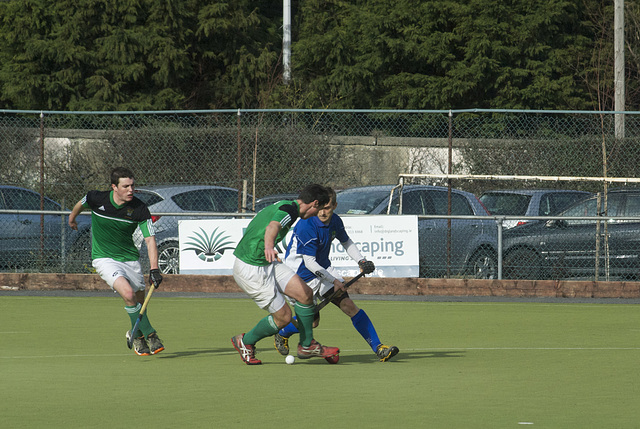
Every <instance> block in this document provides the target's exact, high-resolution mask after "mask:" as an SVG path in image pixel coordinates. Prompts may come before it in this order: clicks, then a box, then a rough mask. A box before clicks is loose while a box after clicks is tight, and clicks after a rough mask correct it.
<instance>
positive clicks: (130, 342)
mask: <svg viewBox="0 0 640 429" xmlns="http://www.w3.org/2000/svg"><path fill="white" fill-rule="evenodd" d="M155 288H156V284H155V282H153V284H152V285H151V287H150V288H149V293H148V294H147V296H146V298H145V299H144V303H143V304H142V308H141V309H140V314H139V315H138V318H137V319H136V323H135V324H134V325H133V328H132V329H131V335H129V337H128V338H127V347H129V349H131V347H133V339H134V338H135V335H136V332H138V326H140V321H141V320H142V316H144V312H145V311H146V309H147V305H148V304H149V300H150V299H151V295H152V294H153V291H154V290H155Z"/></svg>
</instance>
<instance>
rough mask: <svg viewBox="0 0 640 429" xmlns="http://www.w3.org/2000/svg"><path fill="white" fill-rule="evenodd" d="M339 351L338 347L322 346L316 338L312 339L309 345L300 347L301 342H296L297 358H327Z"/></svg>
mask: <svg viewBox="0 0 640 429" xmlns="http://www.w3.org/2000/svg"><path fill="white" fill-rule="evenodd" d="M339 353H340V349H339V348H337V347H329V346H323V345H322V344H320V343H319V342H317V341H316V340H312V341H311V345H310V346H309V347H302V344H298V358H300V359H309V358H312V357H322V358H328V357H332V356H337V355H338V354H339Z"/></svg>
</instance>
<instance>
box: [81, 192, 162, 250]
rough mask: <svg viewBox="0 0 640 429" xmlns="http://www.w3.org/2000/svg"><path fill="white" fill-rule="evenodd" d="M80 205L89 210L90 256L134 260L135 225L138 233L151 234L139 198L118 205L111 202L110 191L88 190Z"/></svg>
mask: <svg viewBox="0 0 640 429" xmlns="http://www.w3.org/2000/svg"><path fill="white" fill-rule="evenodd" d="M82 206H83V207H85V208H89V209H91V230H92V231H91V232H92V235H93V239H92V240H91V257H92V258H93V259H98V258H111V259H114V260H116V261H121V262H126V261H137V260H138V259H139V258H140V254H139V252H138V248H137V247H136V245H135V244H134V243H133V237H132V236H133V233H134V231H135V230H136V228H137V227H138V226H139V227H140V230H141V231H142V235H143V236H145V237H149V236H151V235H154V231H153V224H152V222H151V214H150V213H149V209H148V208H147V206H146V205H145V203H143V202H142V201H140V200H139V199H137V198H136V197H133V200H131V201H128V202H126V203H125V204H123V205H121V206H119V205H117V204H116V203H115V202H114V201H113V192H112V191H89V192H88V193H87V195H85V197H84V198H83V199H82Z"/></svg>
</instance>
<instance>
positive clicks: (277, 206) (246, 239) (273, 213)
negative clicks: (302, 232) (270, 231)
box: [233, 200, 300, 267]
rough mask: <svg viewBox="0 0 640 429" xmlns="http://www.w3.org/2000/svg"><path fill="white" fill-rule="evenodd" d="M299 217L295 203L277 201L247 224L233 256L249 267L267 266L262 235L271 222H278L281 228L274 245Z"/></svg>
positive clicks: (298, 209) (298, 207) (298, 210)
mask: <svg viewBox="0 0 640 429" xmlns="http://www.w3.org/2000/svg"><path fill="white" fill-rule="evenodd" d="M299 216H300V206H299V205H298V202H297V201H289V200H284V201H278V202H277V203H274V204H271V205H270V206H267V207H265V208H264V209H262V210H260V211H259V212H258V214H256V215H255V216H254V218H253V219H252V220H251V222H249V225H248V226H247V229H246V230H245V232H244V234H243V235H242V238H241V239H240V242H239V243H238V246H237V247H236V250H234V252H233V254H234V255H236V257H237V258H238V259H240V260H241V261H244V262H246V263H247V264H250V265H256V266H261V267H262V266H265V265H269V262H267V258H265V256H264V233H265V231H266V229H267V225H269V224H270V223H271V222H272V221H276V222H278V223H279V224H280V225H281V226H282V228H281V229H280V232H279V233H278V236H277V237H276V241H275V243H276V245H277V244H278V243H279V242H280V241H282V240H283V239H284V237H285V236H286V235H287V232H289V229H291V227H292V226H293V224H294V223H295V222H296V220H298V217H299Z"/></svg>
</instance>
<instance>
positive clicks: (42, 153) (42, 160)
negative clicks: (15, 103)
mask: <svg viewBox="0 0 640 429" xmlns="http://www.w3.org/2000/svg"><path fill="white" fill-rule="evenodd" d="M40 210H44V113H43V112H40ZM43 267H44V214H42V213H40V271H42V268H43Z"/></svg>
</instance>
